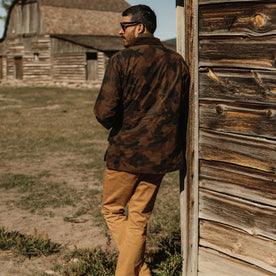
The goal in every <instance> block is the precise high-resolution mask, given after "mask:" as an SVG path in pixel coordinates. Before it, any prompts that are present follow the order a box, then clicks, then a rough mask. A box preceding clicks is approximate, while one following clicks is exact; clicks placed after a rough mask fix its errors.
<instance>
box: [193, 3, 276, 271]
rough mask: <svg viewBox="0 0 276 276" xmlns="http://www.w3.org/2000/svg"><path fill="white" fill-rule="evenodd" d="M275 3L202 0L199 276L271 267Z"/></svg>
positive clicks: (274, 261)
mask: <svg viewBox="0 0 276 276" xmlns="http://www.w3.org/2000/svg"><path fill="white" fill-rule="evenodd" d="M275 58H276V1H242V0H240V1H219V0H217V1H215V0H199V59H198V62H199V67H198V68H199V74H198V76H199V225H200V226H199V244H198V247H199V258H198V275H204V276H206V275H212V276H215V275H218V276H223V275H228V276H230V275H231V276H236V275H239V276H248V275H256V276H257V275H275V273H276V167H275V165H276V60H275Z"/></svg>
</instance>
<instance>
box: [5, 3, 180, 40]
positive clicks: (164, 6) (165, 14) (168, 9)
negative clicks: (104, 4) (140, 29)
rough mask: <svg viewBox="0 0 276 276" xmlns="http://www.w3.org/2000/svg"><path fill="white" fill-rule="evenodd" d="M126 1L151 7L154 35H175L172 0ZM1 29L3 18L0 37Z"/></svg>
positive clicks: (169, 36)
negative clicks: (155, 27) (154, 27)
mask: <svg viewBox="0 0 276 276" xmlns="http://www.w3.org/2000/svg"><path fill="white" fill-rule="evenodd" d="M68 1H69V0H68ZM71 1H74V0H71ZM114 1H116V0H114ZM127 2H128V3H129V4H130V5H138V4H145V5H148V6H150V7H151V8H152V9H153V11H154V12H155V13H156V16H157V29H156V32H155V34H154V35H155V36H156V37H158V38H160V39H161V40H167V39H171V38H175V37H176V16H175V1H174V0H127ZM0 15H4V10H3V9H2V8H0ZM3 31H4V22H3V20H0V38H1V37H2V35H3Z"/></svg>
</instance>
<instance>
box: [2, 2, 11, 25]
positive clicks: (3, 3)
mask: <svg viewBox="0 0 276 276" xmlns="http://www.w3.org/2000/svg"><path fill="white" fill-rule="evenodd" d="M11 3H12V0H0V7H1V8H3V9H4V10H5V11H6V13H5V15H3V16H1V15H0V20H4V21H5V20H6V17H7V13H8V10H9V7H10V6H11Z"/></svg>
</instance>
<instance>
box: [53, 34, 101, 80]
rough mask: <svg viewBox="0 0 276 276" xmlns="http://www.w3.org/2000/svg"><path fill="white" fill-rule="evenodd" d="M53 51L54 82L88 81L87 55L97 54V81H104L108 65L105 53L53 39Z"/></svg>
mask: <svg viewBox="0 0 276 276" xmlns="http://www.w3.org/2000/svg"><path fill="white" fill-rule="evenodd" d="M51 49H52V50H51V51H52V55H53V57H52V62H53V80H55V81H69V82H77V81H80V82H84V81H86V80H87V72H86V70H87V59H86V54H87V53H96V54H97V60H96V70H97V72H96V75H97V78H98V79H97V81H101V80H102V78H103V75H104V71H105V64H106V55H105V54H104V53H103V52H98V51H96V50H93V49H90V48H86V47H83V46H81V45H77V44H74V43H71V42H69V41H65V40H61V39H57V38H52V43H51Z"/></svg>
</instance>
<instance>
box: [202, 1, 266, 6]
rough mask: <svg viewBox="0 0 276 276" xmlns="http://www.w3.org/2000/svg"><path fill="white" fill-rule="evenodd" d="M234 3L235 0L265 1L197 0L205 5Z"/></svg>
mask: <svg viewBox="0 0 276 276" xmlns="http://www.w3.org/2000/svg"><path fill="white" fill-rule="evenodd" d="M229 2H231V3H235V2H239V3H242V2H267V1H264V0H231V1H229V0H198V3H199V5H207V4H220V3H229Z"/></svg>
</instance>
